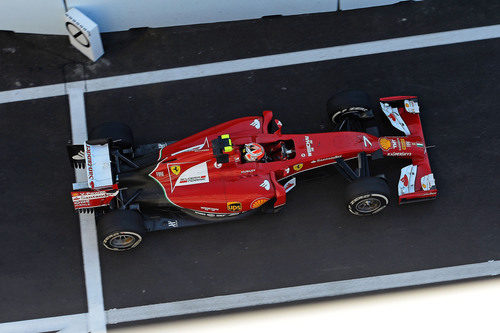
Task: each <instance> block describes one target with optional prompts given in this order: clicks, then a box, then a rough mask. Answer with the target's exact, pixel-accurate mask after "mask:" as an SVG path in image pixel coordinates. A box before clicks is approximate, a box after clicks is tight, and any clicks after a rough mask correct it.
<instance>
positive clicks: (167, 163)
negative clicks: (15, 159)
mask: <svg viewBox="0 0 500 333" xmlns="http://www.w3.org/2000/svg"><path fill="white" fill-rule="evenodd" d="M380 107H381V109H382V112H383V113H384V114H385V116H386V117H387V119H388V120H389V121H390V123H391V124H392V125H393V126H394V127H395V128H396V129H397V130H399V131H400V132H402V133H403V134H404V135H398V136H379V134H378V127H377V126H376V122H375V120H374V119H375V118H374V113H373V111H372V108H371V107H370V99H369V97H368V96H367V95H366V94H365V93H363V92H360V91H345V92H342V93H339V94H337V95H335V96H334V97H332V98H331V99H330V100H329V101H328V104H327V109H328V114H329V117H330V119H331V121H332V123H333V124H334V125H335V127H336V131H334V132H328V133H315V134H283V133H282V123H281V122H280V121H279V120H278V119H276V118H274V116H273V113H272V112H271V111H264V112H263V114H262V116H254V117H244V118H239V119H235V120H231V121H228V122H225V123H223V124H220V125H217V126H214V127H212V128H209V129H207V130H204V131H202V132H200V133H197V134H194V135H192V136H189V137H187V138H185V139H183V140H180V141H176V142H160V143H155V144H148V145H137V146H134V142H133V135H132V131H131V129H130V128H129V127H127V126H126V125H124V124H121V123H104V124H102V125H100V126H98V127H97V128H95V129H94V130H92V131H91V132H90V134H89V140H88V141H87V142H85V144H84V145H76V146H75V145H73V146H68V150H69V153H70V157H71V160H72V162H73V165H74V166H75V167H76V168H85V170H86V175H87V181H86V182H80V183H74V184H73V192H71V197H72V200H73V204H74V207H75V209H76V210H77V211H80V212H84V213H85V212H91V211H95V212H96V216H97V228H98V233H99V237H100V241H101V242H102V244H103V245H104V246H105V247H106V248H108V249H110V250H116V251H123V250H128V249H131V248H134V247H135V246H137V245H138V244H139V243H140V242H141V240H142V237H143V235H144V233H145V232H146V231H155V230H163V229H170V228H180V227H186V226H194V225H200V224H206V223H207V222H219V221H228V220H235V219H239V218H242V217H244V216H247V215H249V214H252V213H255V212H258V211H259V212H276V211H277V210H279V209H280V208H281V207H283V205H285V203H286V196H287V193H288V192H289V191H290V190H292V189H293V188H294V187H295V185H296V178H295V177H294V176H295V175H297V174H298V173H301V172H304V171H308V170H311V169H315V168H319V167H323V166H327V165H335V167H337V169H338V171H339V172H340V173H341V174H342V175H343V176H344V177H345V178H346V179H347V180H348V182H349V184H348V185H347V188H346V202H345V205H346V207H347V209H348V210H349V212H351V213H352V214H354V215H360V216H366V215H372V214H375V213H378V212H380V211H381V210H382V209H384V208H385V207H386V206H387V204H388V203H389V188H388V185H387V182H386V180H385V179H384V177H383V176H372V175H370V170H369V160H370V159H378V158H382V157H396V158H403V159H409V160H411V163H410V164H409V165H408V166H406V167H404V168H402V170H401V176H400V179H399V184H398V194H399V202H400V203H408V202H413V201H420V200H428V199H434V198H436V195H437V190H436V186H435V182H434V176H433V174H432V171H431V168H430V165H429V159H428V156H427V151H426V145H425V141H424V136H423V132H422V126H421V123H420V118H419V104H418V101H417V98H416V97H415V96H396V97H386V98H381V99H380ZM351 159H356V160H357V168H354V169H353V168H351V166H350V165H349V164H348V163H346V161H348V160H351Z"/></svg>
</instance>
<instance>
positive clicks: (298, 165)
mask: <svg viewBox="0 0 500 333" xmlns="http://www.w3.org/2000/svg"><path fill="white" fill-rule="evenodd" d="M303 166H304V164H302V163H299V164H295V165H294V166H293V170H295V171H299V170H300V169H302V167H303Z"/></svg>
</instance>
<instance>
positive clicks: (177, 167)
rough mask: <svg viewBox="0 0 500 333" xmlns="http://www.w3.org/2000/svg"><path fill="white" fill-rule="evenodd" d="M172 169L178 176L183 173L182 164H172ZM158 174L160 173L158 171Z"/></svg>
mask: <svg viewBox="0 0 500 333" xmlns="http://www.w3.org/2000/svg"><path fill="white" fill-rule="evenodd" d="M170 171H172V173H173V174H174V175H176V176H177V175H178V174H179V173H181V166H180V165H171V166H170ZM156 174H158V173H156Z"/></svg>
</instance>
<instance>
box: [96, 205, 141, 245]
mask: <svg viewBox="0 0 500 333" xmlns="http://www.w3.org/2000/svg"><path fill="white" fill-rule="evenodd" d="M145 231H146V230H145V228H144V224H143V222H142V216H141V214H139V212H137V211H135V210H129V209H125V210H121V209H117V210H113V211H111V212H109V213H106V214H104V215H103V216H102V217H101V218H100V219H99V220H98V222H97V232H98V235H99V241H100V242H101V244H102V245H103V246H104V247H105V248H107V249H108V250H113V251H126V250H130V249H133V248H134V247H136V246H137V245H139V243H140V242H141V241H142V237H143V235H144V233H145Z"/></svg>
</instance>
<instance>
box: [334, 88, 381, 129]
mask: <svg viewBox="0 0 500 333" xmlns="http://www.w3.org/2000/svg"><path fill="white" fill-rule="evenodd" d="M371 108H372V106H371V103H370V96H368V94H367V93H365V92H364V91H361V90H346V91H342V92H340V93H338V94H336V95H334V96H332V97H331V98H330V99H329V100H328V102H327V104H326V109H327V112H328V117H329V119H330V121H331V122H332V123H333V125H334V126H339V125H340V124H341V123H342V121H343V120H344V119H345V118H346V117H351V118H359V119H363V118H368V117H373V113H372V112H371V111H370V110H371Z"/></svg>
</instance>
